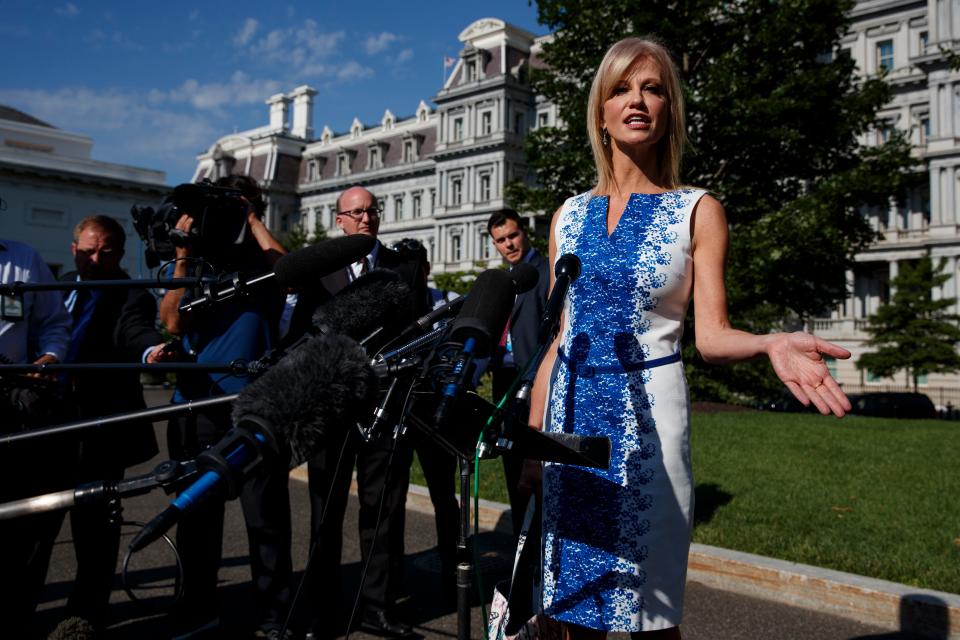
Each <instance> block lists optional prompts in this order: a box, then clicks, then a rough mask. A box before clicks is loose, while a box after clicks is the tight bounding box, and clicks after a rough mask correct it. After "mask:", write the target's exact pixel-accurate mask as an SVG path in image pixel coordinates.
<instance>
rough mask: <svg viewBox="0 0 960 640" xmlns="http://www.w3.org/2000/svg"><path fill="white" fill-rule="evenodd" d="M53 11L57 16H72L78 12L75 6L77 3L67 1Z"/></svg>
mask: <svg viewBox="0 0 960 640" xmlns="http://www.w3.org/2000/svg"><path fill="white" fill-rule="evenodd" d="M53 11H54V13H56V14H57V15H58V16H63V17H65V18H72V17H73V16H75V15H77V14H78V13H80V9H79V8H78V7H77V5H75V4H73V3H72V2H68V3H67V4H65V5H63V6H62V7H57V8H55V9H54V10H53Z"/></svg>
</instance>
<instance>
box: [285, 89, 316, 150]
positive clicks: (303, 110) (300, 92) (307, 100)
mask: <svg viewBox="0 0 960 640" xmlns="http://www.w3.org/2000/svg"><path fill="white" fill-rule="evenodd" d="M315 95H317V92H316V90H314V89H313V87H310V86H307V85H302V86H299V87H297V88H296V89H294V90H293V91H292V92H290V94H289V97H288V98H287V99H288V100H293V123H292V124H291V125H290V133H291V134H293V135H295V136H297V137H298V138H304V139H306V140H309V139H311V138H313V96H315Z"/></svg>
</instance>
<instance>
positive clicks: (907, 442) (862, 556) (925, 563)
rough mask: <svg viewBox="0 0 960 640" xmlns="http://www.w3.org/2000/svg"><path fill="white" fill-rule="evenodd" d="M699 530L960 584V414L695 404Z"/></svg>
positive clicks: (741, 544)
mask: <svg viewBox="0 0 960 640" xmlns="http://www.w3.org/2000/svg"><path fill="white" fill-rule="evenodd" d="M692 440H693V443H692V447H693V460H694V476H695V478H696V484H697V497H698V504H697V515H696V520H697V526H696V529H695V531H694V540H695V541H696V542H702V543H705V544H711V545H715V546H718V547H726V548H729V549H737V550H740V551H747V552H750V553H758V554H761V555H765V556H772V557H775V558H781V559H783V560H792V561H795V562H803V563H806V564H812V565H817V566H821V567H828V568H831V569H839V570H842V571H850V572H852V573H859V574H863V575H867V576H872V577H876V578H883V579H886V580H893V581H896V582H903V583H906V584H910V585H913V586H917V587H926V588H930V589H939V590H942V591H948V592H952V593H960V506H958V505H960V502H958V498H960V465H958V454H960V424H957V423H951V422H942V421H934V420H919V421H917V420H891V419H878V418H860V417H846V418H844V419H842V420H837V419H836V418H826V417H822V416H819V415H808V414H779V413H762V412H746V413H716V414H694V420H693V434H692Z"/></svg>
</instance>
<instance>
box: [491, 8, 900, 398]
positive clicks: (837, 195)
mask: <svg viewBox="0 0 960 640" xmlns="http://www.w3.org/2000/svg"><path fill="white" fill-rule="evenodd" d="M537 6H538V11H539V19H540V22H541V23H542V24H544V25H545V26H546V27H548V28H549V29H550V30H551V31H552V32H554V33H555V36H554V38H553V40H552V41H551V42H548V43H546V44H545V45H544V48H543V54H542V55H543V59H544V61H545V62H546V64H547V67H546V69H544V70H534V71H533V73H532V75H531V79H532V82H533V85H534V88H535V89H536V91H538V92H539V93H541V94H542V95H544V96H546V97H547V98H548V99H550V100H552V101H553V102H554V103H555V104H556V105H557V107H558V109H559V114H558V117H559V119H560V120H561V121H562V122H563V123H565V126H563V127H559V128H541V129H539V130H538V131H536V132H534V133H532V134H531V135H530V136H528V139H527V143H526V145H527V146H526V151H527V158H528V161H529V163H530V165H531V166H532V167H533V169H534V170H535V172H536V177H537V183H538V186H537V187H536V188H529V187H526V186H524V185H522V184H518V183H515V184H512V185H510V187H509V189H508V198H510V199H511V201H512V204H513V206H514V207H515V208H518V209H527V210H536V211H542V212H545V214H544V215H548V216H549V215H551V214H552V212H553V211H554V210H555V209H556V208H557V207H558V206H559V205H560V204H561V203H562V202H563V200H564V199H565V198H567V197H569V196H570V195H573V194H576V193H580V192H583V191H586V190H588V189H590V188H591V187H592V186H593V185H594V184H595V182H596V177H595V172H594V167H593V161H592V157H591V153H590V147H589V143H588V140H587V135H586V128H585V115H586V104H587V95H588V93H589V89H590V83H591V80H592V78H593V74H594V71H595V69H596V67H597V66H598V64H599V62H600V60H601V59H602V57H603V54H604V53H605V51H606V49H607V48H608V47H609V46H610V45H611V44H612V43H613V41H615V40H617V39H619V38H621V37H626V36H629V35H641V36H642V35H646V34H654V35H655V36H656V37H657V38H658V39H659V40H660V41H661V42H663V43H664V44H665V45H666V46H667V47H668V49H670V51H671V52H672V53H673V54H674V57H675V60H677V62H678V67H679V68H680V71H681V75H682V81H683V85H684V94H685V99H686V102H687V119H688V133H689V138H690V145H689V149H688V150H687V154H686V157H685V161H684V166H683V180H684V182H685V183H686V184H691V185H696V186H699V187H703V188H706V189H708V190H710V191H711V192H712V193H713V194H715V196H716V197H717V198H718V199H719V200H720V201H721V202H722V203H723V204H724V206H725V207H726V210H727V215H728V218H729V223H730V227H731V246H730V251H729V256H728V274H729V277H728V283H727V285H728V298H729V306H730V313H731V318H732V320H733V322H734V323H735V324H736V325H737V326H739V327H743V328H745V329H747V330H751V331H755V332H766V331H770V330H773V329H776V328H779V327H781V326H782V325H783V322H784V320H785V319H788V320H789V319H792V320H794V321H797V320H800V321H802V320H804V319H807V318H809V317H812V316H815V315H817V314H819V313H822V312H823V311H824V310H825V309H829V308H830V307H832V306H834V305H835V304H836V303H837V302H838V301H840V300H842V299H843V298H844V296H845V295H846V291H845V283H844V279H843V274H844V272H845V270H846V269H847V268H848V267H850V266H851V265H852V260H853V256H854V255H855V254H856V253H857V252H859V251H861V250H863V249H864V248H865V247H867V246H868V245H869V244H870V243H871V242H873V241H874V240H875V239H876V238H877V235H876V234H875V233H874V232H873V231H872V230H871V229H870V227H869V226H868V224H867V222H866V220H865V219H864V216H863V215H862V210H863V208H864V207H881V208H887V207H888V206H889V203H890V200H891V199H893V198H897V197H900V196H901V195H902V194H903V192H904V190H905V188H906V187H908V186H909V184H910V182H911V180H913V179H914V176H913V175H912V174H911V171H910V167H911V166H912V164H913V163H912V161H911V159H910V148H909V145H908V144H906V143H905V141H904V140H903V139H902V138H901V137H899V136H896V135H894V136H892V137H891V139H890V140H889V141H888V142H887V143H886V144H883V145H882V146H878V147H866V146H864V145H862V144H861V143H860V141H859V137H860V136H862V135H863V134H865V133H868V132H871V131H873V130H875V129H876V127H877V125H878V121H877V111H878V109H880V108H881V107H882V106H883V105H884V104H886V103H887V101H888V100H889V98H890V95H891V94H890V90H889V87H888V85H887V84H886V83H885V81H884V79H883V78H882V77H872V78H867V79H859V78H858V76H857V74H856V69H855V65H854V63H853V61H852V60H851V59H850V57H849V56H846V55H834V53H833V52H837V51H840V48H839V44H840V39H841V37H842V36H843V35H844V34H846V33H847V32H848V27H849V21H848V18H847V12H848V11H849V10H850V9H851V8H852V7H853V1H852V0H783V1H780V2H770V0H741V1H739V2H722V1H721V0H681V1H680V2H675V1H673V0H670V1H664V0H609V1H608V2H604V3H597V2H593V1H588V0H541V1H540V2H538V3H537ZM688 324H691V325H692V323H691V322H690V321H689V320H688ZM691 328H692V326H688V331H687V332H686V335H687V336H691V335H692V334H693V332H692V331H691V330H690V329H691ZM686 351H687V353H686V358H685V360H686V362H687V363H688V378H689V380H690V383H691V388H692V390H693V394H694V397H695V398H699V399H719V400H731V399H737V398H741V399H742V398H743V396H744V395H751V392H753V393H756V394H763V393H766V392H768V391H769V390H771V389H772V388H773V387H772V385H774V384H777V382H776V380H775V379H773V378H771V376H769V374H768V371H767V369H766V367H767V365H766V364H765V363H759V364H758V362H759V361H758V362H754V363H743V364H740V365H736V366H733V367H723V368H717V367H710V366H707V365H705V364H703V363H702V361H699V359H698V358H696V357H695V352H694V350H693V348H692V346H690V345H687V347H686Z"/></svg>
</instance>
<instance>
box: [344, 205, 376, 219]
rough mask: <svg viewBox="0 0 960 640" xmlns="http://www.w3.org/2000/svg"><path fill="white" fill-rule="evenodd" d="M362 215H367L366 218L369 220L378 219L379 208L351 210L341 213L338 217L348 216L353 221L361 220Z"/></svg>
mask: <svg viewBox="0 0 960 640" xmlns="http://www.w3.org/2000/svg"><path fill="white" fill-rule="evenodd" d="M363 214H367V217H369V218H370V219H374V218H379V217H380V208H379V207H368V208H366V209H351V210H350V211H341V212H339V213H338V214H337V215H338V216H350V217H351V218H353V219H354V220H360V219H361V218H363Z"/></svg>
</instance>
